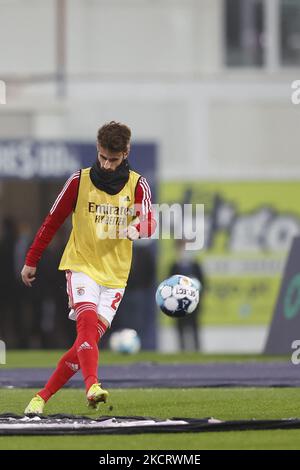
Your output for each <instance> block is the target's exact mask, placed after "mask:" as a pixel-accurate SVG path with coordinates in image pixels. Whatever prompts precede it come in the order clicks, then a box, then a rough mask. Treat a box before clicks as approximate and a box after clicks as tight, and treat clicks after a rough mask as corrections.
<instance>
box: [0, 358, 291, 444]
mask: <svg viewBox="0 0 300 470" xmlns="http://www.w3.org/2000/svg"><path fill="white" fill-rule="evenodd" d="M59 355H60V353H59V352H57V351H55V352H54V351H51V352H47V351H46V352H45V351H44V352H42V353H41V352H34V351H31V352H26V353H23V352H21V353H20V352H9V353H8V355H7V362H8V363H7V366H0V373H1V369H2V368H6V367H21V366H22V367H25V366H27V367H30V366H31V367H34V366H35V367H41V366H54V365H55V363H56V361H57V359H58V358H59ZM100 357H102V361H101V362H102V363H105V364H107V363H122V362H123V363H126V362H135V361H139V360H143V361H145V360H151V361H157V362H181V361H183V362H212V361H223V362H224V361H228V360H236V359H238V360H245V361H247V360H251V361H252V360H255V359H259V360H262V358H256V357H254V356H243V357H242V356H240V357H238V358H236V357H235V356H233V357H232V358H230V357H229V356H203V355H199V354H192V353H188V354H185V355H182V354H178V355H166V356H165V355H159V354H155V353H141V354H140V355H137V356H132V357H126V356H118V355H112V354H111V353H102V354H101V356H100ZM273 359H274V358H273ZM267 360H268V359H267ZM281 360H286V359H285V358H281ZM35 392H36V390H30V389H12V390H11V389H0V413H4V412H14V413H20V414H21V413H22V412H23V410H24V407H25V406H26V404H27V402H28V401H29V400H30V398H31V397H32V396H33V394H34V393H35ZM299 403H300V390H299V389H296V388H210V389H209V388H193V389H186V388H184V384H182V388H178V389H111V390H110V400H109V403H108V404H107V405H103V406H102V408H101V410H100V411H99V412H98V413H97V412H96V413H94V412H93V413H92V412H90V411H88V409H87V408H86V404H85V394H84V389H83V388H82V390H74V389H64V390H62V391H60V392H58V393H57V395H56V396H55V397H53V398H52V399H51V400H50V401H49V403H48V404H47V407H46V409H45V412H46V413H49V414H53V413H68V414H82V415H86V416H90V417H97V416H99V415H100V413H101V414H103V415H108V416H118V415H119V416H122V415H123V416H124V415H133V416H153V417H154V416H155V417H159V418H170V417H194V418H203V417H208V416H213V417H215V418H220V419H232V420H238V419H251V418H255V419H264V418H265V419H275V418H289V417H300V405H299ZM110 405H112V406H113V410H112V411H110V409H109V406H110ZM299 442H300V430H284V431H283V430H279V431H243V432H238V431H234V432H216V433H179V434H177V433H173V434H140V435H128V436H125V435H123V436H117V435H116V436H111V435H109V436H105V435H104V436H101V435H98V436H70V437H68V436H24V437H9V436H8V437H0V449H1V450H3V449H91V450H92V449H94V450H113V449H118V450H125V449H126V450H133V449H139V450H162V449H166V450H184V449H193V450H204V449H299V448H300V444H299Z"/></svg>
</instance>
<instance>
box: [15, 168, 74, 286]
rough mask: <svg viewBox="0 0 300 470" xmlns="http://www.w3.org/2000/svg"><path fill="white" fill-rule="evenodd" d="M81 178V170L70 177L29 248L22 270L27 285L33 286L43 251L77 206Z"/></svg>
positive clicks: (23, 279)
mask: <svg viewBox="0 0 300 470" xmlns="http://www.w3.org/2000/svg"><path fill="white" fill-rule="evenodd" d="M79 179H80V171H77V172H76V173H74V174H73V175H72V176H71V177H70V178H69V179H68V181H67V182H66V184H65V185H64V187H63V189H62V190H61V192H60V193H59V195H58V197H57V198H56V201H55V202H54V204H53V206H52V208H51V210H50V212H49V214H48V215H47V217H46V219H45V220H44V222H43V224H42V225H41V227H40V229H39V230H38V232H37V234H36V236H35V239H34V241H33V243H32V245H31V247H30V248H29V250H28V253H27V255H26V260H25V265H24V267H23V269H22V271H21V277H22V281H23V282H24V284H25V285H26V286H27V287H32V286H31V283H32V282H33V281H34V280H35V274H36V268H37V264H38V262H39V260H40V259H41V256H42V254H43V252H44V251H45V249H46V248H47V246H48V245H49V243H50V242H51V240H52V238H53V237H54V235H55V234H56V232H57V230H58V229H59V228H60V226H61V225H62V224H63V223H64V221H65V220H66V218H67V217H68V216H69V215H70V214H71V212H72V211H73V210H74V208H75V205H76V201H77V195H78V188H79Z"/></svg>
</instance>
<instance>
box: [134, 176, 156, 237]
mask: <svg viewBox="0 0 300 470" xmlns="http://www.w3.org/2000/svg"><path fill="white" fill-rule="evenodd" d="M134 209H135V216H136V217H137V222H136V223H135V222H134V223H133V224H131V225H130V226H129V227H128V229H127V238H129V239H130V240H137V239H138V238H149V237H151V235H153V233H154V232H155V229H156V225H157V224H156V220H155V218H154V213H153V208H152V202H151V190H150V186H149V184H148V182H147V180H146V178H144V177H143V176H141V177H140V179H139V181H138V183H137V186H136V189H135V198H134Z"/></svg>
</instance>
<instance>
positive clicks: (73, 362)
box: [24, 343, 80, 414]
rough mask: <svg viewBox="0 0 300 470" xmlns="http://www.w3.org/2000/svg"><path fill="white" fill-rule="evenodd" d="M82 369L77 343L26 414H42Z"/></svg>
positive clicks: (67, 353)
mask: <svg viewBox="0 0 300 470" xmlns="http://www.w3.org/2000/svg"><path fill="white" fill-rule="evenodd" d="M79 369H80V364H79V361H78V357H77V351H76V343H74V344H73V346H72V348H71V349H69V351H67V352H66V353H65V354H64V355H63V357H62V358H61V359H60V361H59V362H58V364H57V367H56V369H55V371H54V372H53V374H52V375H51V377H50V379H49V380H48V382H47V383H46V385H45V387H44V388H43V389H42V390H40V391H39V392H38V393H37V394H36V395H35V396H34V397H33V398H32V399H31V400H30V402H29V404H28V405H27V407H26V408H25V411H24V413H25V414H42V413H43V410H44V406H45V404H46V403H47V401H48V400H49V399H50V398H51V397H52V395H54V394H55V393H56V392H57V391H58V390H60V389H61V388H62V387H63V386H64V385H65V383H67V382H68V380H70V378H71V377H73V375H74V374H76V372H77V371H78V370H79Z"/></svg>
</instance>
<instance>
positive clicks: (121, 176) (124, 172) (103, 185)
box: [90, 158, 130, 195]
mask: <svg viewBox="0 0 300 470" xmlns="http://www.w3.org/2000/svg"><path fill="white" fill-rule="evenodd" d="M129 170H130V167H129V163H128V159H127V158H124V160H123V161H122V163H121V164H120V165H119V166H118V167H117V169H116V170H115V171H105V170H103V169H102V168H101V166H100V163H99V161H98V160H97V161H96V162H95V163H94V165H93V166H92V168H91V170H90V178H91V181H92V183H93V184H94V186H96V188H98V189H101V191H104V192H106V193H108V194H111V195H114V194H118V193H119V192H120V191H121V190H122V189H123V188H124V186H125V184H126V183H127V181H128V179H129Z"/></svg>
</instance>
